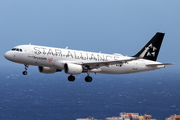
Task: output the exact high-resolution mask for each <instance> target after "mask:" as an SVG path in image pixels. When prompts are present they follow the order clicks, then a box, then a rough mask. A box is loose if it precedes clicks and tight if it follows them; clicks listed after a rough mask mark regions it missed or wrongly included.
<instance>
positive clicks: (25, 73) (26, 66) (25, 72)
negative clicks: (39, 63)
mask: <svg viewBox="0 0 180 120" xmlns="http://www.w3.org/2000/svg"><path fill="white" fill-rule="evenodd" d="M24 65H25V71H23V73H22V74H23V75H27V69H28V67H29V65H26V64H24Z"/></svg>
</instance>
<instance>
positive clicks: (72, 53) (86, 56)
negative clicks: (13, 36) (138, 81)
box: [4, 32, 172, 82]
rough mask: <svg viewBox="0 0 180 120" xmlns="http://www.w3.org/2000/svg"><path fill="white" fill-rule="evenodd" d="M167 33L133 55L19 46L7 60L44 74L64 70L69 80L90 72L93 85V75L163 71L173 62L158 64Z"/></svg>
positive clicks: (24, 73)
mask: <svg viewBox="0 0 180 120" xmlns="http://www.w3.org/2000/svg"><path fill="white" fill-rule="evenodd" d="M164 34H165V33H160V32H157V33H156V34H155V35H154V36H153V37H152V39H151V40H150V41H149V42H148V43H147V44H146V45H145V46H144V47H143V48H142V49H141V50H140V51H139V52H138V53H137V54H136V55H134V56H131V57H128V56H123V55H121V54H103V53H94V52H86V51H78V50H70V49H67V48H65V49H62V48H54V47H45V46H37V45H31V44H29V45H19V46H16V47H14V48H13V49H11V50H10V51H8V52H6V53H5V55H4V57H5V58H6V59H8V60H10V61H12V62H16V63H20V64H24V65H25V71H23V75H27V69H28V66H29V65H34V66H38V68H39V72H41V73H46V74H50V73H55V72H60V71H62V70H64V72H65V73H66V74H69V75H70V76H69V77H68V80H69V81H74V80H75V77H74V75H76V74H81V73H87V76H86V77H85V81H86V82H91V81H92V77H91V76H90V73H104V74H127V73H137V72H143V71H150V70H155V69H160V68H164V67H165V65H172V63H160V62H157V61H156V59H157V56H158V53H159V50H160V47H161V43H162V41H163V38H164Z"/></svg>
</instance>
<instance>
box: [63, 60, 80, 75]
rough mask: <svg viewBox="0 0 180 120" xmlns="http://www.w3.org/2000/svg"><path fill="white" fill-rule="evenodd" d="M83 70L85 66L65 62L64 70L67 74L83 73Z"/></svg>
mask: <svg viewBox="0 0 180 120" xmlns="http://www.w3.org/2000/svg"><path fill="white" fill-rule="evenodd" d="M82 71H83V68H82V66H81V65H77V64H72V63H65V64H64V72H65V73H67V74H71V75H75V74H81V73H82Z"/></svg>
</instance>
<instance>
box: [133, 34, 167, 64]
mask: <svg viewBox="0 0 180 120" xmlns="http://www.w3.org/2000/svg"><path fill="white" fill-rule="evenodd" d="M164 35H165V33H160V32H157V33H156V34H155V35H154V37H153V38H151V40H150V41H149V42H148V43H147V44H146V45H145V46H144V47H143V48H142V49H141V50H140V51H139V52H138V53H137V54H136V55H134V56H133V57H141V58H143V59H148V60H153V61H156V59H157V56H158V53H159V50H160V47H161V43H162V41H163V38H164Z"/></svg>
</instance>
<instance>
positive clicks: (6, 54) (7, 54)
mask: <svg viewBox="0 0 180 120" xmlns="http://www.w3.org/2000/svg"><path fill="white" fill-rule="evenodd" d="M4 57H5V58H6V59H8V60H10V57H11V55H10V52H9V51H8V52H6V53H5V54H4Z"/></svg>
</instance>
